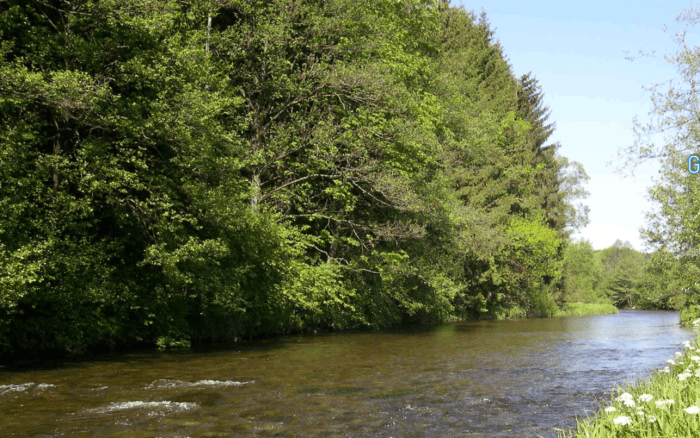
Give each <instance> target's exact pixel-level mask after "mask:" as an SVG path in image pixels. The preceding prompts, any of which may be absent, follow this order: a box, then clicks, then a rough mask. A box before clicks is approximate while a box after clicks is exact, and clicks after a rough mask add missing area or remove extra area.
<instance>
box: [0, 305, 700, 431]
mask: <svg viewBox="0 0 700 438" xmlns="http://www.w3.org/2000/svg"><path fill="white" fill-rule="evenodd" d="M678 318H679V315H678V313H677V312H663V311H661V312H660V311H620V314H619V315H606V316H580V317H563V318H548V319H525V320H512V321H482V322H462V323H452V324H445V325H441V326H437V327H433V328H429V329H426V328H423V329H402V330H382V331H374V332H345V333H334V334H323V335H315V336H314V335H309V336H289V337H281V338H275V339H271V340H265V341H259V342H255V343H250V344H237V345H234V346H229V347H226V348H223V347H220V348H217V349H210V350H207V351H198V352H192V351H175V352H139V353H134V354H122V355H113V356H101V357H95V358H93V359H91V360H85V359H83V360H81V361H61V362H54V363H41V364H34V365H33V366H32V367H26V366H25V367H23V368H17V367H15V368H9V367H6V368H2V369H0V434H1V435H2V436H3V437H64V436H70V437H387V438H388V437H393V438H402V437H536V436H537V435H542V436H543V437H556V432H555V431H554V430H553V428H562V429H568V428H571V427H573V426H574V425H575V417H576V416H579V417H581V416H585V414H586V413H587V412H590V411H591V410H596V409H597V404H596V401H595V400H596V399H607V397H608V396H609V393H610V390H611V389H612V388H613V387H614V385H616V384H621V383H623V381H625V380H631V379H634V378H646V376H647V375H648V372H649V371H650V370H651V369H652V368H656V367H662V366H664V365H665V361H666V359H667V358H670V357H671V356H673V353H674V352H675V351H678V350H679V349H680V343H681V342H682V341H684V340H686V339H692V338H694V336H695V334H694V332H693V331H692V330H691V329H686V328H682V327H680V326H679V325H678Z"/></svg>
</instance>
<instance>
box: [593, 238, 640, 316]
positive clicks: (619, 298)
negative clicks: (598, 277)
mask: <svg viewBox="0 0 700 438" xmlns="http://www.w3.org/2000/svg"><path fill="white" fill-rule="evenodd" d="M598 257H599V259H600V264H601V268H602V288H603V290H604V293H605V295H606V296H607V297H608V298H609V299H610V300H612V302H613V304H615V306H617V307H630V306H631V305H632V302H633V298H634V297H635V296H636V295H637V294H638V289H639V288H640V287H641V283H642V281H643V273H644V254H642V253H640V252H639V251H637V250H635V249H634V247H633V246H632V245H631V244H630V243H629V242H627V241H625V242H622V241H621V240H619V239H618V240H616V241H615V243H613V245H612V246H611V247H609V248H605V249H604V250H602V251H600V252H599V253H598Z"/></svg>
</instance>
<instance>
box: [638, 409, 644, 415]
mask: <svg viewBox="0 0 700 438" xmlns="http://www.w3.org/2000/svg"><path fill="white" fill-rule="evenodd" d="M637 415H639V416H640V417H641V416H643V415H644V411H643V410H641V409H637Z"/></svg>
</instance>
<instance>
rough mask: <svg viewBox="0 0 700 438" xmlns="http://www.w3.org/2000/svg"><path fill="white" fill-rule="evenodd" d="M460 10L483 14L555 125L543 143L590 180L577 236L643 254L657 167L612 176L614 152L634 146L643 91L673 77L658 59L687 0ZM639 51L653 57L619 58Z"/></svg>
mask: <svg viewBox="0 0 700 438" xmlns="http://www.w3.org/2000/svg"><path fill="white" fill-rule="evenodd" d="M460 4H461V5H463V6H464V8H465V9H467V10H474V12H476V13H477V15H478V14H479V13H480V12H481V10H482V9H483V10H484V11H486V14H487V17H488V20H489V21H490V23H491V28H492V29H493V28H495V29H496V39H498V40H499V41H500V43H501V46H502V47H503V51H504V54H505V55H506V56H507V58H508V60H509V62H510V64H511V66H512V68H513V72H514V73H515V75H516V76H518V77H519V76H521V75H522V74H525V73H528V72H530V71H531V72H532V73H533V74H534V76H535V77H537V79H538V80H539V83H540V85H541V86H542V89H543V92H544V95H545V98H544V101H545V104H546V105H547V106H549V108H550V110H551V115H550V119H549V120H550V121H553V122H555V123H556V128H557V129H556V131H555V132H554V134H553V135H552V137H550V142H560V143H561V148H560V149H559V153H560V154H561V155H564V156H566V157H567V158H569V160H573V161H578V162H580V163H582V164H583V165H584V167H585V169H586V171H587V172H588V175H589V176H590V181H589V183H588V184H587V185H586V188H587V190H588V191H589V192H590V193H591V195H590V196H589V197H588V198H587V199H586V200H585V201H584V202H585V203H586V204H587V205H588V206H589V207H590V209H591V212H590V216H589V217H590V225H589V226H588V227H586V228H585V229H583V230H582V231H581V232H580V233H579V234H576V235H574V237H579V238H581V237H583V238H586V239H589V240H590V241H591V242H592V243H593V246H594V248H595V249H603V248H606V247H608V246H610V245H611V244H612V243H613V242H614V241H615V240H616V239H618V238H620V239H622V240H628V241H629V242H630V243H632V245H633V246H634V247H635V248H637V249H638V250H644V244H643V241H642V240H641V238H640V236H639V232H638V229H639V228H640V227H642V226H644V224H645V216H644V213H645V212H646V211H650V210H651V209H652V204H651V203H650V202H649V201H648V200H647V199H646V189H647V187H649V186H650V185H651V184H652V182H653V177H654V176H655V175H657V173H658V169H659V166H658V164H656V163H649V164H646V165H642V166H640V167H639V168H638V169H637V170H636V171H635V174H634V177H626V178H625V177H622V176H620V175H619V174H618V173H617V172H616V168H617V166H616V164H617V152H618V150H620V149H621V148H625V147H627V146H629V145H631V144H632V143H633V141H634V134H633V132H632V127H633V123H632V119H633V117H634V116H635V115H636V116H637V117H638V119H639V120H640V121H642V122H643V121H648V120H649V116H648V112H649V110H650V109H651V101H650V93H649V92H648V91H645V90H644V89H643V88H642V87H643V86H644V85H651V84H652V83H657V82H662V81H666V80H669V79H673V78H677V77H678V74H677V72H676V70H675V67H674V66H673V65H670V64H668V63H667V62H666V61H665V60H664V59H663V57H662V56H663V54H664V53H668V54H674V53H675V52H676V51H677V49H678V45H677V44H676V42H675V41H674V39H673V37H674V34H675V32H676V31H678V30H682V29H684V25H682V24H678V23H676V22H675V19H676V17H677V16H678V14H679V13H680V12H681V11H682V10H683V9H686V8H688V7H689V6H690V2H689V1H668V0H667V1H662V0H659V1H621V0H608V1H597V0H592V1H581V2H562V1H533V2H523V1H509V0H490V1H483V2H481V3H475V2H466V1H462V2H459V1H455V0H452V5H453V6H458V5H460ZM664 25H666V26H667V28H668V30H667V31H666V32H664V31H663V27H664ZM693 32H695V33H697V30H696V29H693V30H691V31H690V33H689V37H688V38H687V40H688V41H689V42H691V43H694V41H693V36H692V33H693ZM639 50H643V51H645V52H650V51H652V50H655V51H656V53H657V55H658V56H659V57H658V58H637V59H635V60H634V61H632V62H630V61H628V60H626V59H625V57H626V56H627V55H626V54H625V53H624V51H628V52H629V54H636V53H637V51H639ZM610 161H613V163H612V164H610V165H608V163H609V162H610Z"/></svg>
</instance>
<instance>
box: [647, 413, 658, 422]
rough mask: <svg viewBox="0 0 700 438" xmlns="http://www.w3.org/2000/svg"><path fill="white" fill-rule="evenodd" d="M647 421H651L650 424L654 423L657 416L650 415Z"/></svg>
mask: <svg viewBox="0 0 700 438" xmlns="http://www.w3.org/2000/svg"><path fill="white" fill-rule="evenodd" d="M647 419H648V420H649V423H654V422H656V416H655V415H649V416H648V417H647Z"/></svg>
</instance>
